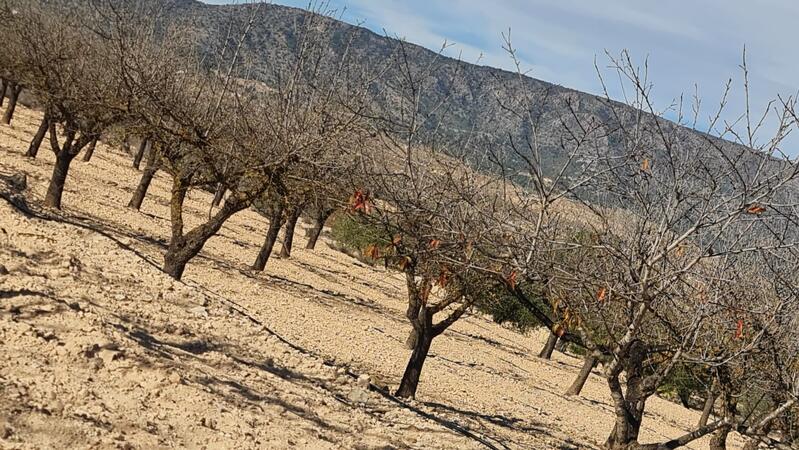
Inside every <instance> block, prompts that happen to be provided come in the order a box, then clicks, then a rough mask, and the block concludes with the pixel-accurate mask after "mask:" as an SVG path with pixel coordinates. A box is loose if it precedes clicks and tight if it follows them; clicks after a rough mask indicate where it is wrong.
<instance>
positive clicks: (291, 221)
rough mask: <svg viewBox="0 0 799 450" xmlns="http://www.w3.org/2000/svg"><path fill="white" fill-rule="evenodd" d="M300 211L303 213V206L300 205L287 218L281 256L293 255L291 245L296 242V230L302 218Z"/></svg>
mask: <svg viewBox="0 0 799 450" xmlns="http://www.w3.org/2000/svg"><path fill="white" fill-rule="evenodd" d="M300 213H302V208H301V207H299V206H298V207H296V208H294V209H293V210H292V211H291V214H289V217H288V219H287V220H286V229H285V231H284V234H283V248H281V249H280V257H281V258H289V257H291V247H292V245H293V244H294V230H295V228H296V227H297V220H299V218H300Z"/></svg>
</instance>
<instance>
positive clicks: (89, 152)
mask: <svg viewBox="0 0 799 450" xmlns="http://www.w3.org/2000/svg"><path fill="white" fill-rule="evenodd" d="M97 139H98V138H94V139H92V141H91V142H89V147H88V148H87V149H86V151H85V152H84V153H83V162H89V161H91V160H92V155H94V149H95V148H96V147H97Z"/></svg>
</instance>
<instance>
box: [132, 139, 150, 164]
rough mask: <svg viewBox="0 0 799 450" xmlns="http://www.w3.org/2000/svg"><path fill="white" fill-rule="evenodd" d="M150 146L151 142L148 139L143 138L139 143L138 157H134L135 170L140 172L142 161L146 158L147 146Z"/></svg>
mask: <svg viewBox="0 0 799 450" xmlns="http://www.w3.org/2000/svg"><path fill="white" fill-rule="evenodd" d="M148 145H149V140H148V139H147V138H142V140H141V142H139V148H138V150H136V155H135V156H134V157H133V168H134V169H136V170H139V166H141V160H142V159H143V158H144V152H145V151H147V146H148Z"/></svg>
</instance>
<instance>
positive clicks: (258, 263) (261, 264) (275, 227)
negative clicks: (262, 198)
mask: <svg viewBox="0 0 799 450" xmlns="http://www.w3.org/2000/svg"><path fill="white" fill-rule="evenodd" d="M282 219H283V204H282V202H279V203H278V204H277V205H275V206H274V210H273V211H272V215H271V217H269V230H268V231H267V232H266V239H265V240H264V245H262V246H261V250H260V251H259V252H258V257H257V258H256V259H255V263H253V265H252V269H253V270H257V271H263V270H264V269H265V268H266V263H267V262H268V261H269V256H270V255H271V254H272V249H273V248H274V247H275V242H276V241H277V235H278V233H280V226H281V225H282Z"/></svg>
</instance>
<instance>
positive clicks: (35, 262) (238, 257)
mask: <svg viewBox="0 0 799 450" xmlns="http://www.w3.org/2000/svg"><path fill="white" fill-rule="evenodd" d="M18 111H19V112H18V116H17V117H16V118H15V122H14V125H13V126H12V127H2V128H0V172H4V173H10V172H18V171H22V172H25V173H27V174H28V184H29V188H28V192H27V196H28V199H29V202H30V204H31V205H32V206H33V207H34V209H37V208H38V205H39V204H40V202H41V199H42V198H43V197H44V193H45V190H46V187H47V180H48V179H49V175H50V171H51V170H52V169H51V168H52V162H53V155H52V153H51V152H49V150H48V149H47V148H46V147H43V148H42V150H41V152H40V156H39V159H37V160H35V161H31V160H28V159H26V158H24V157H23V156H22V154H23V153H24V150H25V149H26V148H27V143H28V140H29V139H30V136H31V135H32V133H33V130H34V127H35V125H36V124H37V123H38V120H39V117H40V115H39V113H38V112H34V111H31V110H28V109H27V108H20V109H19V110H18ZM138 178H139V173H138V172H136V171H135V170H134V169H133V168H131V167H130V158H129V157H128V156H127V155H123V154H122V153H121V152H119V151H118V150H116V149H112V148H109V147H107V146H105V145H100V146H98V149H97V151H96V153H95V155H94V159H93V160H92V161H91V162H90V163H88V164H86V163H83V162H82V161H80V160H79V159H76V160H75V162H74V163H73V167H72V170H71V173H70V175H69V179H68V181H67V190H66V193H65V196H64V206H65V210H64V212H63V213H59V214H56V213H54V212H51V211H43V212H42V214H44V215H46V216H47V217H50V218H55V219H54V220H52V219H51V220H48V219H40V218H35V217H34V218H26V217H25V216H23V215H22V214H20V213H19V212H18V211H16V210H14V209H13V208H12V207H11V206H10V205H9V204H8V203H6V202H5V201H3V200H0V227H2V230H0V263H2V264H5V265H6V267H7V268H8V269H9V271H10V274H9V275H6V276H0V448H10V449H16V448H37V449H38V448H58V449H61V448H192V449H201V448H208V449H217V448H242V449H247V448H269V449H272V448H275V449H280V448H305V449H327V448H353V449H390V448H420V449H436V448H499V449H505V448H509V449H520V448H526V449H530V448H533V449H544V448H558V449H571V448H595V447H596V446H597V445H599V444H601V442H602V441H603V440H604V438H605V437H606V435H607V433H608V432H609V430H610V428H611V424H612V420H613V417H612V413H611V408H610V398H609V394H608V389H607V387H606V385H605V384H604V383H603V382H602V379H601V378H600V377H598V376H597V375H592V377H591V379H590V380H589V382H588V384H587V386H586V388H585V390H584V394H583V396H581V397H578V398H569V397H565V396H564V395H562V392H564V390H565V389H566V388H567V387H568V385H569V383H570V382H571V381H572V379H573V377H574V376H575V375H576V373H577V369H578V367H579V363H580V361H579V360H578V359H576V358H573V357H569V356H565V355H562V354H556V355H555V357H554V358H553V360H552V361H542V360H539V359H538V358H536V357H535V356H534V355H535V353H537V351H538V350H539V348H540V346H541V345H542V344H543V340H544V336H543V334H534V335H531V336H524V335H521V334H518V333H516V332H514V331H511V330H508V329H505V328H503V327H500V326H497V325H495V324H493V323H492V322H491V321H490V320H487V319H486V318H484V317H479V316H472V317H469V318H467V319H465V320H461V321H460V322H458V323H457V324H455V325H454V326H453V327H452V328H451V329H450V330H449V331H447V332H446V333H445V334H444V335H442V336H441V337H439V338H437V339H436V340H435V341H434V343H433V348H432V355H431V357H430V358H429V359H428V361H427V363H426V365H425V368H424V372H423V374H422V380H421V385H420V388H419V392H418V397H417V398H418V401H416V402H410V403H409V404H403V403H401V402H398V401H396V400H393V399H391V398H390V397H386V396H383V395H381V394H380V393H379V392H377V391H375V390H372V391H370V392H368V393H366V391H363V390H361V389H360V388H359V387H358V382H357V381H356V379H355V377H357V376H358V375H360V374H369V375H370V376H371V377H372V379H373V380H374V381H375V382H376V384H382V383H384V384H387V385H388V386H390V387H391V388H395V387H396V385H397V383H398V381H399V376H400V375H401V374H402V371H403V369H404V366H405V363H406V361H407V358H408V356H409V351H408V350H407V349H406V348H405V347H404V345H403V342H404V340H405V338H406V336H407V332H408V330H409V325H408V324H407V323H406V322H405V321H404V320H403V310H404V304H405V303H404V298H405V297H404V290H403V281H402V279H401V278H400V277H399V276H398V275H397V274H394V273H391V272H387V271H385V270H382V269H379V268H371V267H368V266H365V265H364V264H362V263H360V262H358V261H356V260H354V259H352V258H350V257H348V256H346V255H344V254H342V253H339V252H337V251H334V250H331V249H330V248H328V246H327V245H326V243H324V242H320V245H319V246H318V248H317V250H316V251H313V252H311V251H306V250H304V249H303V248H302V247H303V246H304V239H303V238H302V236H303V233H302V232H299V234H298V241H299V242H298V244H297V249H296V250H295V251H294V255H293V256H292V258H291V259H290V260H280V259H277V258H275V259H272V260H270V262H269V265H268V266H267V271H266V273H263V274H260V273H259V274H254V273H250V272H249V271H248V270H247V267H248V264H249V263H251V262H252V260H253V258H254V257H255V254H256V253H257V251H258V247H259V245H260V243H261V241H262V239H263V235H264V233H265V230H266V225H267V222H266V219H264V218H263V217H261V216H259V215H258V214H256V213H253V212H249V211H248V212H243V213H240V214H239V215H237V216H234V217H233V218H232V219H231V220H230V221H229V222H228V224H227V225H226V226H225V227H224V228H223V230H222V232H221V234H220V235H219V236H217V237H215V238H213V239H212V240H211V241H210V242H209V243H208V245H207V246H206V248H205V250H204V252H203V253H202V255H201V257H199V258H196V259H195V260H194V261H192V262H191V264H190V265H189V267H188V270H187V272H186V276H185V283H178V282H173V281H172V280H171V279H170V278H169V277H167V276H166V275H164V274H163V273H161V272H160V271H159V270H158V268H157V266H158V265H160V263H161V255H162V252H163V250H164V249H163V245H164V243H165V242H166V239H167V237H168V230H169V222H168V219H167V217H168V207H167V206H168V192H169V181H168V179H167V177H166V176H164V175H163V174H160V175H159V176H158V177H157V178H156V180H155V182H154V183H153V186H152V188H151V191H150V194H149V195H148V197H147V199H146V200H145V203H144V207H143V209H142V212H141V213H138V212H132V211H130V210H128V209H126V208H125V207H124V205H125V204H126V203H127V201H128V199H129V197H130V195H131V193H132V191H133V189H134V188H135V186H136V184H137V182H138ZM209 204H210V197H209V195H207V194H205V193H203V192H192V193H191V195H190V198H189V201H188V203H187V206H188V210H189V213H190V217H191V218H192V220H190V222H191V223H197V221H198V219H199V218H200V217H201V216H203V215H207V214H208V205H209ZM191 223H190V224H189V225H191ZM364 400H365V403H363V401H364ZM648 411H649V413H648V415H647V417H646V419H645V423H644V426H643V438H642V440H643V441H644V442H648V441H653V440H662V439H664V438H666V437H674V436H678V435H680V434H682V433H683V432H685V430H688V429H690V427H691V426H692V425H693V424H695V423H696V421H697V419H698V413H697V412H695V411H688V410H686V409H684V408H682V407H680V406H677V405H675V404H672V403H669V402H667V401H665V400H662V399H659V398H654V399H652V400H651V401H650V403H649V408H648ZM732 444H733V445H732V446H731V448H738V447H740V445H741V442H740V440H738V439H736V440H735V441H734V442H733V443H732ZM691 448H695V449H702V448H707V441H706V440H703V441H698V442H696V443H694V445H693V446H692V447H691Z"/></svg>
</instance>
